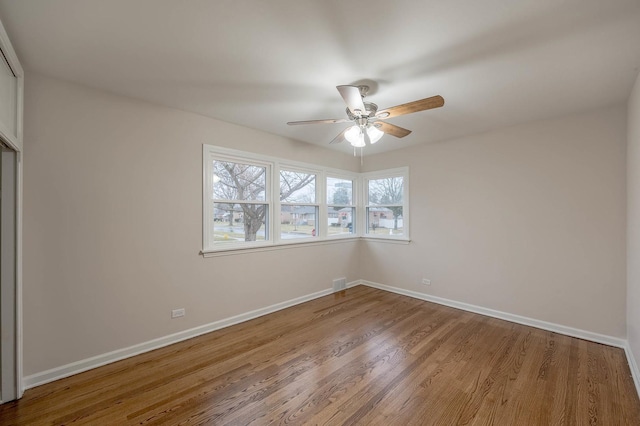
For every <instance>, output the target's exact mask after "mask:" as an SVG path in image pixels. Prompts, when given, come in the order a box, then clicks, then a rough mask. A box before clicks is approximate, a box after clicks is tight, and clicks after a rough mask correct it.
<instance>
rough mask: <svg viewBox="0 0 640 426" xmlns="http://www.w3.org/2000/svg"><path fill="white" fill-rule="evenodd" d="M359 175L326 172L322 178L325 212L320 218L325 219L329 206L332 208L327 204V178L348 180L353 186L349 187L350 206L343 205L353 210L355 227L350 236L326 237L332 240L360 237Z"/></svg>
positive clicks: (335, 235)
mask: <svg viewBox="0 0 640 426" xmlns="http://www.w3.org/2000/svg"><path fill="white" fill-rule="evenodd" d="M360 176H361V174H360V173H356V174H355V175H354V174H344V173H340V172H335V173H334V172H327V173H326V176H325V178H324V182H325V186H324V189H325V193H324V195H323V200H324V201H325V203H324V207H325V209H326V211H325V212H324V215H323V216H322V217H324V218H327V217H328V215H329V206H333V204H329V201H327V191H326V189H327V187H326V182H327V178H335V179H344V180H350V181H351V182H352V183H353V186H352V187H351V203H352V204H351V205H345V206H344V207H351V208H353V209H354V210H355V214H354V215H353V221H354V222H355V223H354V224H353V226H354V227H355V232H354V233H351V234H346V235H341V234H334V235H327V236H326V237H327V238H329V239H332V240H339V239H342V238H347V239H353V238H359V237H360V235H361V234H360V233H359V232H360V228H361V226H360V219H359V217H358V211H359V210H360V209H359V208H358V200H359V198H358V197H359V194H360V186H361V184H362V180H361V179H360ZM328 230H329V227H328V226H327V227H326V229H325V231H328Z"/></svg>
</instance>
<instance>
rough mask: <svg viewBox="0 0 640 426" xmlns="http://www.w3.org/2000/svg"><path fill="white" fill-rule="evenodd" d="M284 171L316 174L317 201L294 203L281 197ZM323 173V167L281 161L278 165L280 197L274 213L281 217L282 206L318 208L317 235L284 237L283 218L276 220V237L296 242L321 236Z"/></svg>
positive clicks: (313, 239)
mask: <svg viewBox="0 0 640 426" xmlns="http://www.w3.org/2000/svg"><path fill="white" fill-rule="evenodd" d="M282 171H287V172H294V173H306V174H309V175H314V176H315V190H314V192H315V194H314V195H315V203H292V202H289V201H285V202H283V201H282V200H281V199H280V176H281V172H282ZM321 174H322V169H312V168H308V167H300V166H295V165H291V163H280V164H279V167H278V175H277V176H278V197H277V203H278V205H277V208H275V209H274V214H276V215H277V217H280V214H282V206H283V205H285V206H292V207H293V206H301V207H302V206H310V207H315V209H316V218H315V224H316V227H315V230H316V235H315V236H308V237H299V238H282V221H281V220H276V221H275V222H276V223H275V225H276V227H277V228H278V232H277V235H274V237H276V238H277V239H278V240H279V241H282V242H283V244H284V242H286V243H294V242H309V241H315V240H316V239H318V238H319V237H320V229H319V228H320V227H321V225H320V205H321V203H320V202H319V200H320V198H319V192H320V191H319V189H320V188H319V184H318V183H319V180H320V175H321Z"/></svg>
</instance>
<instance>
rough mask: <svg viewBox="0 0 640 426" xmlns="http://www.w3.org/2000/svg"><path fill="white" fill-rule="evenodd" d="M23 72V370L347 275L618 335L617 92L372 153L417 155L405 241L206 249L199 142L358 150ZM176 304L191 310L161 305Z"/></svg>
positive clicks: (333, 162) (393, 160)
mask: <svg viewBox="0 0 640 426" xmlns="http://www.w3.org/2000/svg"><path fill="white" fill-rule="evenodd" d="M27 77H28V84H27V86H26V100H25V108H26V116H25V120H26V122H25V158H26V159H27V161H26V162H25V165H26V167H25V180H24V185H25V201H24V205H25V209H24V212H25V213H24V224H25V226H24V229H25V231H24V253H25V257H24V320H25V321H24V356H25V360H24V362H25V375H26V376H29V375H32V374H35V373H39V372H42V371H44V370H47V369H49V368H54V367H58V366H62V365H65V364H68V363H71V362H74V361H78V360H82V359H86V358H88V357H91V356H94V355H100V354H104V353H106V352H109V351H112V350H117V349H120V348H124V347H128V346H131V345H135V344H138V343H141V342H144V341H148V340H150V339H153V338H157V337H162V336H166V335H168V334H171V333H175V332H178V331H182V330H185V329H189V328H192V327H196V326H199V325H202V324H207V323H210V322H213V321H216V320H219V319H223V318H227V317H230V316H232V315H236V314H240V313H244V312H247V311H250V310H253V309H257V308H261V307H265V306H267V305H270V304H274V303H277V302H281V301H284V300H288V299H292V298H295V297H298V296H302V295H306V294H309V293H312V292H315V291H319V290H323V289H326V288H329V287H330V285H331V279H332V278H335V277H340V276H346V277H347V279H348V280H349V281H350V280H354V279H358V278H363V279H366V280H370V281H374V282H378V283H382V284H388V285H392V286H396V287H401V288H405V289H409V290H414V291H424V290H425V288H424V287H421V286H420V285H419V284H418V280H419V278H421V277H422V276H425V277H427V278H430V279H431V280H432V286H431V287H429V288H428V291H429V292H430V293H431V294H433V295H436V296H440V297H445V298H448V299H453V300H457V301H461V302H467V303H471V304H475V305H480V306H483V307H486V308H492V309H497V310H500V311H505V312H509V313H514V314H519V315H523V316H528V317H531V318H535V319H539V320H544V321H550V322H554V323H558V324H562V325H566V326H570V327H576V328H580V329H584V330H588V331H591V332H595V333H602V334H606V335H610V336H615V337H624V336H625V333H626V331H625V327H626V323H625V315H626V314H625V311H626V306H625V296H626V287H625V285H626V284H625V282H626V281H625V276H626V274H625V263H626V262H625V258H626V247H625V235H626V225H625V214H626V211H625V199H626V192H625V167H626V160H625V150H626V126H625V119H626V116H625V113H626V112H625V109H624V107H614V108H607V109H602V110H599V111H594V112H591V113H587V114H581V115H577V116H572V117H565V118H562V119H557V120H550V121H545V122H538V123H533V124H527V125H521V126H517V127H513V128H508V129H503V130H499V131H495V132H491V133H487V134H483V135H478V136H473V137H468V138H463V139H458V140H453V141H448V142H444V143H440V144H433V145H423V146H416V147H412V148H408V149H405V150H401V151H395V152H391V153H385V154H381V155H377V156H371V157H366V158H365V161H364V168H363V171H370V170H378V169H385V168H391V167H398V166H403V165H409V166H410V168H411V221H412V223H411V230H412V235H411V237H412V240H413V241H412V242H411V244H409V245H406V246H405V245H395V244H385V243H355V242H351V243H344V244H335V245H330V246H313V247H305V248H298V249H292V250H277V251H270V252H262V253H252V254H245V255H241V256H224V257H217V258H208V259H204V258H202V257H201V256H199V255H198V251H199V250H200V247H201V214H202V213H201V203H202V202H201V184H200V182H201V173H202V171H201V161H202V158H201V156H202V152H201V151H202V150H201V147H202V144H203V143H211V144H215V145H221V146H226V147H232V148H236V149H241V150H247V151H253V152H260V153H265V154H268V155H275V156H281V157H285V158H289V159H292V160H298V161H306V162H312V163H317V164H325V165H330V166H332V167H337V168H343V169H347V170H354V171H357V170H358V169H359V159H357V158H356V159H354V158H353V157H351V156H349V155H343V154H340V153H336V152H333V151H329V150H326V149H322V148H320V147H314V146H310V145H308V144H302V143H297V142H295V141H290V140H287V139H283V138H281V137H277V136H274V135H269V134H265V133H261V132H258V131H255V130H251V129H247V128H243V127H239V126H235V125H232V124H228V123H224V122H220V121H217V120H213V119H209V118H206V117H202V116H199V115H195V114H191V113H187V112H182V111H177V110H172V109H168V108H164V107H159V106H154V105H151V104H148V103H144V102H139V101H136V100H131V99H126V98H122V97H119V96H114V95H110V94H107V93H104V92H101V91H97V90H93V89H88V88H83V87H80V86H77V85H74V84H70V83H64V82H61V81H58V80H54V79H50V78H47V77H44V76H40V75H38V74H29V75H28V76H27ZM636 92H637V88H636ZM636 99H637V96H636ZM636 111H637V109H636ZM636 116H637V115H636ZM636 134H637V128H636ZM636 141H637V138H636ZM636 146H637V144H636ZM637 151H638V150H636V154H637ZM636 158H637V156H636ZM637 181H640V179H639V180H637ZM194 182H197V183H196V184H195V185H194ZM248 265H251V266H250V267H249V266H248ZM638 292H639V293H640V289H638ZM636 305H637V303H636ZM178 307H185V308H186V309H187V316H186V317H185V318H183V319H180V320H171V319H170V315H169V313H170V310H171V309H173V308H178ZM636 324H638V322H636Z"/></svg>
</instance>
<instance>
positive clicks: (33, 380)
mask: <svg viewBox="0 0 640 426" xmlns="http://www.w3.org/2000/svg"><path fill="white" fill-rule="evenodd" d="M358 285H365V286H369V287H373V288H377V289H380V290H385V291H389V292H392V293H397V294H402V295H404V296H409V297H413V298H415V299H420V300H425V301H428V302H433V303H437V304H440V305H445V306H450V307H452V308H457V309H462V310H464V311H469V312H474V313H477V314H481V315H487V316H490V317H493V318H499V319H502V320H506V321H510V322H515V323H518V324H523V325H528V326H531V327H535V328H540V329H543V330H548V331H553V332H555V333H560V334H564V335H567V336H572V337H577V338H579V339H585V340H590V341H593V342H597V343H602V344H605V345H609V346H615V347H619V348H623V349H624V351H625V354H626V356H627V361H628V363H629V368H630V370H631V374H632V376H633V380H634V383H635V385H636V390H637V391H638V394H639V395H640V369H638V365H637V363H636V361H635V358H634V357H633V355H632V353H631V348H630V347H629V343H628V342H627V340H625V339H620V338H617V337H612V336H607V335H603V334H598V333H592V332H590V331H586V330H580V329H577V328H572V327H567V326H563V325H560V324H555V323H550V322H546V321H540V320H536V319H533V318H528V317H523V316H520V315H515V314H510V313H507V312H501V311H496V310H493V309H488V308H483V307H481V306H476V305H471V304H468V303H463V302H458V301H455V300H450V299H445V298H442V297H437V296H432V295H429V294H424V293H419V292H416V291H411V290H406V289H402V288H398V287H392V286H388V285H385V284H379V283H375V282H372V281H366V280H356V281H352V282H349V283H347V284H346V288H352V287H355V286H358ZM332 293H333V290H332V289H326V290H322V291H318V292H315V293H311V294H308V295H305V296H301V297H297V298H295V299H291V300H287V301H284V302H280V303H276V304H275V305H271V306H267V307H265V308H261V309H256V310H254V311H250V312H246V313H244V314H240V315H236V316H233V317H229V318H225V319H222V320H219V321H215V322H212V323H210V324H205V325H202V326H200V327H195V328H192V329H189V330H184V331H181V332H178V333H174V334H170V335H168V336H164V337H160V338H158V339H153V340H150V341H148V342H144V343H139V344H137V345H133V346H130V347H128V348H123V349H118V350H115V351H112V352H108V353H105V354H101V355H97V356H94V357H91V358H87V359H84V360H80V361H76V362H72V363H70V364H66V365H63V366H60V367H56V368H52V369H50V370H46V371H42V372H40V373H36V374H32V375H30V376H27V377H25V378H24V379H23V387H24V389H30V388H33V387H36V386H39V385H43V384H45V383H49V382H52V381H54V380H58V379H62V378H64V377H69V376H72V375H74V374H78V373H82V372H84V371H87V370H91V369H93V368H97V367H101V366H103V365H106V364H110V363H112V362H115V361H120V360H122V359H125V358H129V357H132V356H135V355H139V354H142V353H145V352H149V351H152V350H154V349H159V348H162V347H164V346H168V345H171V344H174V343H178V342H181V341H183V340H187V339H191V338H193V337H196V336H200V335H202V334H206V333H209V332H212V331H215V330H219V329H221V328H225V327H229V326H232V325H235V324H239V323H241V322H244V321H248V320H251V319H254V318H257V317H261V316H263V315H267V314H270V313H273V312H276V311H279V310H282V309H285V308H289V307H291V306H295V305H298V304H300V303H304V302H308V301H310V300H313V299H317V298H319V297H323V296H327V295H329V294H332Z"/></svg>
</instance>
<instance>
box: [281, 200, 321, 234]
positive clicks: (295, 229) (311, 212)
mask: <svg viewBox="0 0 640 426" xmlns="http://www.w3.org/2000/svg"><path fill="white" fill-rule="evenodd" d="M317 217H318V207H316V206H288V205H285V206H281V207H280V238H281V239H283V240H290V239H293V238H308V237H315V236H317V235H318V232H317V229H318V222H317Z"/></svg>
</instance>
